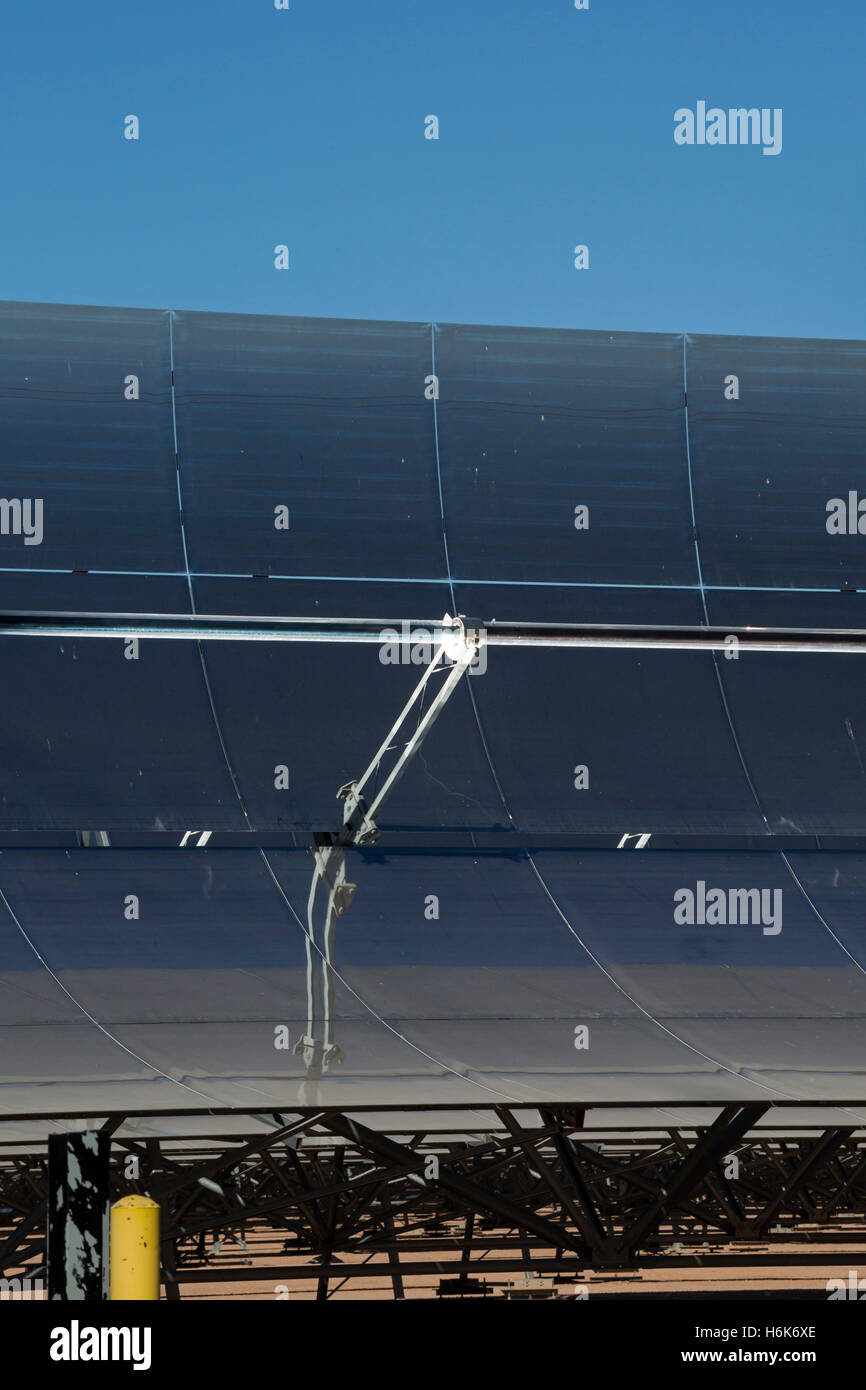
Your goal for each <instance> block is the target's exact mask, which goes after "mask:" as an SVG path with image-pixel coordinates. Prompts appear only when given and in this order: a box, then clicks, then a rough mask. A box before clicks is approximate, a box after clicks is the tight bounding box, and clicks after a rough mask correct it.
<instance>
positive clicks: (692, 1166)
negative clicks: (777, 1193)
mask: <svg viewBox="0 0 866 1390" xmlns="http://www.w3.org/2000/svg"><path fill="white" fill-rule="evenodd" d="M768 1109H769V1106H768V1105H740V1106H738V1105H728V1106H725V1108H724V1110H723V1111H722V1113H721V1114H720V1115H719V1116H718V1118H717V1119H716V1121H715V1123H714V1124H712V1125H710V1127H709V1129H708V1130H706V1132H705V1133H704V1134H703V1135H702V1136H701V1138H700V1139H698V1141H697V1143H696V1144H695V1145H694V1147H693V1149H692V1151H691V1153H690V1154H689V1156H688V1158H687V1159H685V1161H684V1162H683V1163H682V1164H681V1165H680V1167H679V1168H678V1169H677V1170H676V1172H675V1174H674V1176H673V1179H672V1181H671V1183H670V1186H669V1187H662V1188H661V1189H660V1190H659V1192H658V1195H657V1196H656V1197H655V1198H654V1199H653V1201H652V1202H650V1203H649V1205H648V1206H647V1207H646V1208H645V1209H644V1211H643V1213H642V1214H641V1215H640V1216H639V1217H638V1219H637V1220H636V1221H635V1222H634V1224H633V1225H632V1226H630V1227H629V1228H628V1230H626V1232H625V1234H624V1235H623V1237H622V1239H621V1241H620V1245H619V1248H620V1251H621V1253H622V1255H623V1256H625V1257H628V1258H631V1256H633V1254H634V1252H635V1251H636V1250H637V1249H638V1248H639V1246H641V1245H643V1244H644V1243H645V1241H646V1239H647V1237H648V1236H650V1235H651V1234H652V1233H653V1232H654V1231H655V1230H656V1228H657V1227H658V1225H659V1223H660V1222H661V1221H662V1219H663V1218H664V1217H665V1216H668V1215H670V1213H671V1212H672V1211H674V1210H675V1209H676V1207H677V1206H679V1205H680V1203H681V1202H683V1201H684V1200H685V1199H686V1198H687V1197H689V1196H691V1194H692V1193H693V1192H694V1191H695V1188H696V1187H698V1185H699V1184H700V1183H701V1182H702V1180H703V1179H704V1178H705V1176H706V1175H707V1173H709V1172H711V1171H712V1169H713V1168H714V1167H715V1165H716V1164H717V1163H719V1162H720V1160H721V1159H722V1158H723V1157H724V1156H725V1154H727V1153H728V1152H729V1151H730V1150H731V1149H732V1148H734V1146H735V1145H736V1144H739V1142H740V1140H741V1139H742V1138H743V1136H744V1135H746V1134H747V1133H748V1132H749V1130H750V1129H753V1128H754V1126H755V1125H756V1124H757V1123H758V1121H759V1120H760V1118H761V1116H762V1115H764V1114H766V1112H767V1110H768Z"/></svg>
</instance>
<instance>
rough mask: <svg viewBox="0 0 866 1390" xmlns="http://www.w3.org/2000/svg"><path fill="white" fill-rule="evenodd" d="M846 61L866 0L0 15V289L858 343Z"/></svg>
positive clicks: (855, 89) (856, 139) (157, 6)
mask: <svg viewBox="0 0 866 1390" xmlns="http://www.w3.org/2000/svg"><path fill="white" fill-rule="evenodd" d="M864 60H866V19H864V14H863V9H862V5H861V4H855V3H854V0H839V3H836V4H834V5H833V6H831V7H824V6H821V5H819V4H817V3H804V0H789V3H786V4H784V5H782V4H780V3H779V0H751V3H744V0H731V3H729V4H727V5H712V6H711V5H709V4H706V3H694V0H693V3H691V4H685V3H681V2H680V0H663V3H656V4H651V3H647V2H646V0H644V3H637V0H590V7H589V9H588V10H587V11H576V10H575V9H574V3H573V0H363V3H362V0H291V8H290V10H289V11H288V12H282V11H276V10H275V9H274V4H273V0H234V3H228V0H211V2H209V0H148V3H146V4H145V5H125V4H119V3H117V0H112V3H107V0H95V3H87V0H84V3H81V4H78V5H70V4H68V3H59V2H58V0H49V2H48V3H45V4H39V5H32V6H25V5H17V6H13V7H9V8H8V9H7V13H6V15H5V17H4V62H3V82H2V86H0V110H2V119H0V167H2V171H3V193H4V197H3V214H2V218H0V298H7V299H27V300H46V301H55V302H66V303H86V304H123V305H142V306H150V307H164V308H168V307H173V308H192V309H219V310H227V311H232V312H249V313H278V314H308V315H326V316H334V317H340V316H346V317H357V318H392V319H416V320H422V321H428V320H437V321H440V322H443V321H452V322H476V323H491V324H526V325H551V326H561V327H582V328H600V329H605V328H609V329H618V330H623V329H635V330H658V331H667V330H672V331H679V330H686V331H691V332H718V333H747V334H774V335H775V334H779V335H793V336H816V337H841V338H857V337H864V336H866V328H864V325H866V269H864V240H866V238H864V225H866V188H864V177H863V171H864V167H866V158H864V154H866V96H864V80H863V72H864ZM699 100H705V101H706V102H707V103H708V105H718V106H720V107H722V108H728V107H731V106H747V107H750V106H757V107H770V108H775V107H781V108H782V110H783V148H782V152H781V154H779V155H778V156H776V157H772V156H765V155H763V154H762V153H761V150H760V148H756V147H751V146H748V147H740V146H725V147H714V148H713V147H708V146H704V147H698V146H692V147H687V146H682V147H681V146H677V145H676V144H675V143H674V140H673V129H674V119H673V115H674V111H675V110H676V109H677V108H678V107H683V106H690V107H692V108H693V109H694V108H695V106H696V103H697V102H698V101H699ZM129 114H135V115H138V116H139V118H140V121H141V138H140V140H139V141H137V142H135V141H127V140H125V139H124V138H123V120H124V117H125V116H127V115H129ZM430 114H435V115H437V116H438V118H439V121H440V138H439V140H438V141H433V140H426V139H425V138H424V118H425V116H427V115H430ZM278 243H285V244H287V245H288V246H289V248H290V257H291V266H290V269H289V270H288V271H277V270H275V269H274V265H273V259H274V257H273V249H274V247H275V245H277V244H278ZM578 243H585V244H587V245H588V246H589V250H590V266H589V269H588V270H585V271H576V270H575V269H574V268H573V247H574V246H575V245H576V244H578Z"/></svg>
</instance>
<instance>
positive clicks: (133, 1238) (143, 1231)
mask: <svg viewBox="0 0 866 1390" xmlns="http://www.w3.org/2000/svg"><path fill="white" fill-rule="evenodd" d="M109 1275H110V1281H111V1294H110V1296H111V1301H112V1302H115V1301H118V1300H120V1301H124V1300H125V1301H127V1302H130V1301H133V1302H138V1301H145V1300H150V1301H153V1300H158V1299H159V1203H158V1202H154V1201H153V1200H152V1199H151V1198H150V1197H123V1198H121V1200H120V1201H119V1202H115V1203H114V1206H113V1207H112V1208H111V1222H110V1227H109Z"/></svg>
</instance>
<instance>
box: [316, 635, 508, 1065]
mask: <svg viewBox="0 0 866 1390" xmlns="http://www.w3.org/2000/svg"><path fill="white" fill-rule="evenodd" d="M443 626H445V627H448V628H451V629H452V631H450V632H448V633H447V635H446V636H445V637H444V638H443V639H442V641H441V642H440V643H439V645H438V646H437V647H436V649H435V650H434V653H433V658H432V660H431V662H430V664H429V666H428V667H427V670H426V671H425V672H424V675H423V676H422V677H421V679H420V681H419V682H418V684H417V685H416V687H415V689H414V691H413V693H412V694H411V696H410V697H409V699H408V701H407V702H406V704H405V705H404V706H403V709H402V710H401V712H400V714H399V716H398V718H397V720H396V722H395V723H394V724H393V725H392V727H391V728H390V729H389V731H388V733H387V735H386V737H385V739H384V741H383V742H382V744H381V745H380V746H379V748H378V749H377V751H376V753H375V754H374V756H373V760H372V762H371V763H370V765H369V767H368V768H367V770H366V771H365V772H364V774H363V775H362V776H361V777H360V778H359V779H358V780H357V781H356V782H347V783H346V785H345V786H344V787H341V788H340V790H339V792H338V793H337V795H338V797H339V798H340V799H341V800H342V801H343V802H344V803H345V805H344V808H343V827H342V829H341V830H340V831H339V832H338V833H337V834H336V835H331V834H329V833H326V834H321V835H317V836H316V843H315V847H314V849H313V856H314V859H315V868H314V869H313V877H312V881H311V883H310V896H309V899H308V902H307V1032H306V1035H305V1036H304V1037H303V1038H301V1040H300V1041H299V1042H298V1043H297V1045H296V1047H295V1053H296V1054H299V1055H302V1056H303V1057H304V1060H305V1062H306V1064H307V1069H308V1072H309V1074H310V1079H315V1077H317V1076H318V1075H320V1074H321V1072H322V1070H325V1069H327V1066H328V1064H329V1063H330V1062H341V1061H342V1060H343V1055H342V1053H341V1052H340V1049H339V1047H338V1046H337V1044H336V1042H335V1041H334V983H333V973H332V970H331V967H332V966H333V962H334V935H335V930H336V924H337V918H338V917H342V915H343V913H344V912H345V911H346V908H347V907H348V906H349V904H350V903H351V901H352V899H353V897H354V895H355V885H354V883H347V882H346V850H347V848H349V846H351V845H371V844H374V843H375V842H376V840H378V838H379V828H378V826H377V824H376V816H377V815H378V814H379V812H380V810H381V808H382V807H383V806H384V804H385V802H386V801H387V799H388V797H389V796H390V794H391V792H392V791H393V789H394V787H395V786H396V785H397V783H398V782H399V780H400V778H401V777H402V776H403V773H404V772H405V771H406V768H407V767H408V765H409V763H410V762H411V761H412V758H413V757H414V756H415V754H416V753H417V752H418V749H419V748H420V747H421V744H422V743H423V742H424V739H425V738H426V737H427V734H428V733H429V732H430V730H431V728H432V727H433V725H434V724H435V722H436V720H437V718H438V717H439V715H440V714H441V712H442V710H443V709H444V707H445V705H446V703H447V701H448V700H449V698H450V696H451V694H452V692H453V691H454V690H455V688H456V687H457V685H458V684H459V682H460V680H461V679H462V677H463V676H464V675H465V673H466V672H467V671H468V669H469V667H470V666H471V665H472V663H473V661H474V660H475V658H476V656H477V655H478V650H479V645H480V641H481V638H480V635H479V634H478V633H477V632H474V631H470V632H467V631H466V630H465V628H464V626H463V623H462V621H461V620H460V619H459V618H449V617H448V616H447V614H446V617H445V619H444V622H443ZM449 663H450V664H449ZM436 672H439V673H440V674H441V673H442V672H447V674H446V675H445V678H444V680H443V681H442V684H441V686H440V687H439V690H438V691H437V693H436V695H435V697H434V698H433V700H432V702H431V703H430V705H429V707H428V709H427V712H426V714H424V716H423V717H422V718H421V719H419V720H418V723H417V727H416V728H415V730H414V731H413V733H412V734H411V736H410V737H409V738H408V739H407V740H406V742H405V743H404V744H403V745H402V747H401V749H400V753H399V756H398V757H397V759H396V760H395V762H394V765H393V766H392V768H391V771H390V772H389V774H388V776H387V777H386V779H385V781H384V783H383V785H382V786H381V788H380V789H379V790H378V791H377V792H376V793H375V795H374V796H373V799H372V801H371V802H370V803H369V805H368V803H367V800H366V798H365V796H364V789H365V787H366V786H367V785H368V783H369V782H370V780H371V779H372V778H374V777H375V775H376V774H377V773H378V770H379V768H380V766H381V764H382V761H383V759H384V758H385V756H386V755H387V754H388V753H390V752H393V751H394V750H395V749H396V748H397V747H399V746H400V745H399V740H400V737H401V733H402V731H403V729H404V726H405V724H406V721H407V719H408V718H409V716H410V714H411V713H412V711H413V709H414V708H415V706H416V705H420V703H421V702H422V701H423V697H424V694H425V691H426V689H427V685H428V683H429V681H430V679H431V677H432V676H433V675H434V674H435V673H436ZM320 884H321V885H323V886H324V887H325V888H326V889H327V893H328V902H327V907H326V911H325V920H324V925H323V929H322V949H321V955H322V963H321V976H322V978H321V1003H320V1004H319V1001H318V1000H317V998H316V989H315V970H314V959H313V954H314V951H315V946H316V928H315V907H316V897H317V894H318V891H319V885H320ZM320 1013H321V1017H322V1022H323V1029H322V1037H321V1039H318V1038H317V1037H316V1031H317V1029H316V1024H317V1020H318V1016H319V1014H320Z"/></svg>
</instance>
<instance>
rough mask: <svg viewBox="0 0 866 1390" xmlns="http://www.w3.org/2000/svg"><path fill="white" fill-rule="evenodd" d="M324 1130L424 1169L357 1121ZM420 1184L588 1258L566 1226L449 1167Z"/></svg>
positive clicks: (335, 1121) (336, 1119) (341, 1119)
mask: <svg viewBox="0 0 866 1390" xmlns="http://www.w3.org/2000/svg"><path fill="white" fill-rule="evenodd" d="M324 1128H326V1129H329V1130H330V1131H331V1132H332V1133H333V1134H339V1135H341V1136H342V1137H343V1138H344V1139H348V1140H349V1141H350V1142H354V1143H356V1144H358V1145H360V1147H361V1148H364V1149H367V1150H369V1152H370V1153H373V1154H375V1155H376V1156H377V1158H381V1159H383V1160H384V1161H385V1162H388V1163H395V1164H396V1163H400V1164H402V1165H403V1166H404V1167H406V1168H409V1169H410V1170H412V1169H417V1168H419V1167H421V1166H423V1161H422V1159H421V1158H420V1157H419V1155H418V1154H416V1153H414V1152H413V1150H412V1149H407V1148H405V1147H404V1146H403V1145H402V1144H397V1143H395V1141H394V1140H393V1139H389V1138H387V1136H386V1135H384V1134H377V1133H376V1131H375V1130H372V1129H367V1127H366V1125H362V1124H359V1123H358V1122H357V1121H356V1120H350V1119H347V1118H346V1117H345V1116H343V1115H341V1116H332V1117H331V1118H330V1119H328V1120H327V1121H326V1122H325V1125H324ZM419 1181H421V1182H422V1183H425V1184H427V1185H429V1186H430V1187H431V1188H432V1189H434V1190H435V1189H438V1190H439V1191H440V1192H443V1193H444V1194H445V1195H446V1196H448V1197H451V1198H452V1199H453V1200H454V1201H455V1202H456V1203H457V1204H458V1206H460V1207H463V1208H468V1209H469V1210H470V1211H475V1212H480V1211H483V1212H489V1213H490V1215H491V1216H497V1217H499V1218H500V1220H501V1221H504V1223H505V1224H506V1226H515V1227H517V1229H518V1230H523V1231H529V1232H530V1234H532V1235H536V1236H538V1238H539V1239H540V1240H542V1241H544V1242H545V1243H546V1244H548V1245H552V1246H554V1247H555V1248H557V1247H558V1248H562V1249H565V1250H570V1251H573V1252H576V1253H577V1254H579V1255H581V1256H584V1257H585V1256H586V1253H587V1252H586V1247H585V1245H584V1244H583V1242H579V1241H577V1240H576V1239H575V1237H574V1236H573V1235H572V1233H571V1232H570V1231H568V1230H567V1229H566V1228H565V1227H564V1226H555V1225H554V1224H553V1222H552V1221H548V1220H546V1218H545V1217H543V1216H539V1215H538V1214H537V1213H536V1212H534V1211H532V1210H531V1209H530V1208H529V1207H521V1206H517V1205H516V1204H515V1203H514V1202H511V1201H510V1200H509V1199H508V1198H507V1197H504V1196H503V1195H502V1194H501V1193H499V1192H495V1191H493V1189H492V1188H489V1187H486V1186H482V1185H481V1184H480V1183H475V1182H471V1181H470V1180H469V1179H468V1178H464V1177H463V1176H462V1175H460V1174H459V1173H453V1172H451V1171H449V1169H448V1168H447V1167H445V1166H441V1167H440V1170H439V1177H438V1178H435V1179H433V1178H430V1179H425V1178H420V1177H419Z"/></svg>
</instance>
